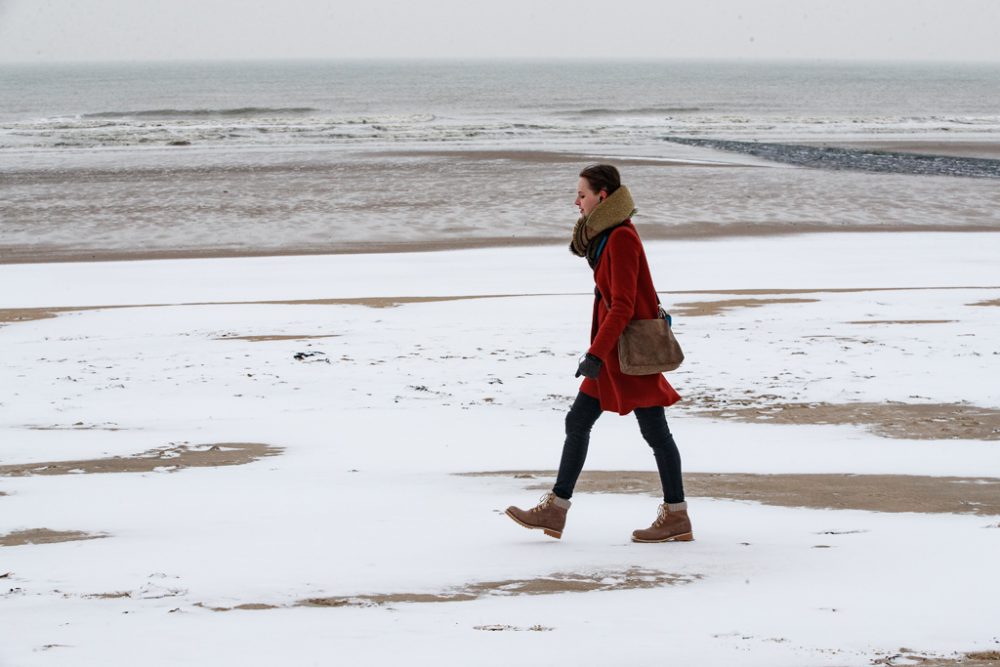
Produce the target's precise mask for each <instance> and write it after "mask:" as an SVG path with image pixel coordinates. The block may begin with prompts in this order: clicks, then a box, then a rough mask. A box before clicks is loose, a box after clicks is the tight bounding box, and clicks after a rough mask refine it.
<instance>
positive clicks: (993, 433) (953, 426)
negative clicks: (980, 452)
mask: <svg viewBox="0 0 1000 667" xmlns="http://www.w3.org/2000/svg"><path fill="white" fill-rule="evenodd" d="M743 400H744V401H745V402H746V403H747V405H746V406H743V407H732V408H720V409H713V410H701V411H699V414H702V415H705V416H709V417H714V418H717V419H731V420H734V421H740V422H744V423H768V424H857V425H863V426H867V427H869V428H870V429H871V430H872V431H873V432H874V433H875V434H876V435H878V436H881V437H883V438H900V439H905V440H990V441H995V440H1000V410H998V409H996V408H984V407H977V406H973V405H963V404H958V403H890V402H885V403H772V404H767V402H766V401H758V400H756V399H743Z"/></svg>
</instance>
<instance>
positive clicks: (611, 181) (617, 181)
mask: <svg viewBox="0 0 1000 667" xmlns="http://www.w3.org/2000/svg"><path fill="white" fill-rule="evenodd" d="M580 177H581V178H585V179H587V183H588V184H589V185H590V189H591V190H593V191H594V192H600V191H601V190H604V191H605V192H607V193H608V194H609V195H610V194H612V193H613V192H614V191H615V190H617V189H618V188H620V187H621V185H622V177H621V175H620V174H619V173H618V169H617V168H615V167H613V166H611V165H610V164H592V165H589V166H587V167H584V169H583V171H581V172H580Z"/></svg>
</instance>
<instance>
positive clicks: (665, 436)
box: [635, 407, 684, 504]
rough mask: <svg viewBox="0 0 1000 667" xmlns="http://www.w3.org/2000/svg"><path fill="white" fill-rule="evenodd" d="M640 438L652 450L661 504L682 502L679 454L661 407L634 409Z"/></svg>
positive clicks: (682, 491) (682, 492) (682, 488)
mask: <svg viewBox="0 0 1000 667" xmlns="http://www.w3.org/2000/svg"><path fill="white" fill-rule="evenodd" d="M635 417H636V419H638V420H639V430H640V431H642V437H643V438H644V439H645V440H646V442H647V443H648V444H649V446H650V447H652V448H653V456H654V457H655V458H656V469H657V470H658V471H659V473H660V483H661V484H662V485H663V502H665V503H668V504H674V503H682V502H684V483H683V482H682V481H681V453H680V452H679V451H678V450H677V445H676V443H674V436H673V435H671V433H670V427H669V426H667V417H666V414H665V413H664V411H663V408H662V407H653V408H636V409H635Z"/></svg>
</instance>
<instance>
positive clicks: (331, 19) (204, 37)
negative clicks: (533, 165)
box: [0, 0, 1000, 63]
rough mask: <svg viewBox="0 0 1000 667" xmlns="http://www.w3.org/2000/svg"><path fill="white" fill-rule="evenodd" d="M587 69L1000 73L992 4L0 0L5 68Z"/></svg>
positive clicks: (927, 0) (0, 56) (997, 4)
mask: <svg viewBox="0 0 1000 667" xmlns="http://www.w3.org/2000/svg"><path fill="white" fill-rule="evenodd" d="M586 57H589V58H763V59H771V58H778V59H785V58H790V59H810V60H811V59H824V60H843V59H863V60H932V61H988V62H993V63H1000V0H687V1H685V2H677V1H675V0H604V1H602V2H595V1H591V0H573V1H570V0H495V1H493V2H482V1H480V0H409V1H407V0H394V1H390V0H351V1H347V0H344V1H341V0H0V62H61V61H100V60H182V59H271V58H586Z"/></svg>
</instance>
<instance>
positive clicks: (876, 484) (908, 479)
mask: <svg viewBox="0 0 1000 667" xmlns="http://www.w3.org/2000/svg"><path fill="white" fill-rule="evenodd" d="M463 475H466V476H471V477H510V478H513V479H519V480H529V483H528V484H527V487H526V488H528V489H529V490H542V491H548V490H550V489H551V488H552V482H553V480H555V476H556V472H555V471H554V470H542V471H538V470H506V471H496V472H480V473H463ZM684 489H685V493H686V495H687V496H688V497H694V498H724V499H727V500H749V501H753V502H758V503H763V504H765V505H778V506H781V507H809V508H815V509H838V510H865V511H869V512H921V513H927V514H941V513H950V514H975V515H981V516H997V515H1000V478H994V477H926V476H916V475H835V474H817V475H810V474H786V475H752V474H746V473H690V472H689V473H685V474H684ZM576 490H577V492H578V493H643V494H647V495H650V496H655V497H660V496H661V495H662V493H663V491H662V487H661V485H660V478H659V476H658V475H657V473H655V472H645V471H620V470H619V471H587V470H585V471H584V472H583V473H582V474H581V476H580V480H579V482H578V484H577V487H576Z"/></svg>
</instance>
